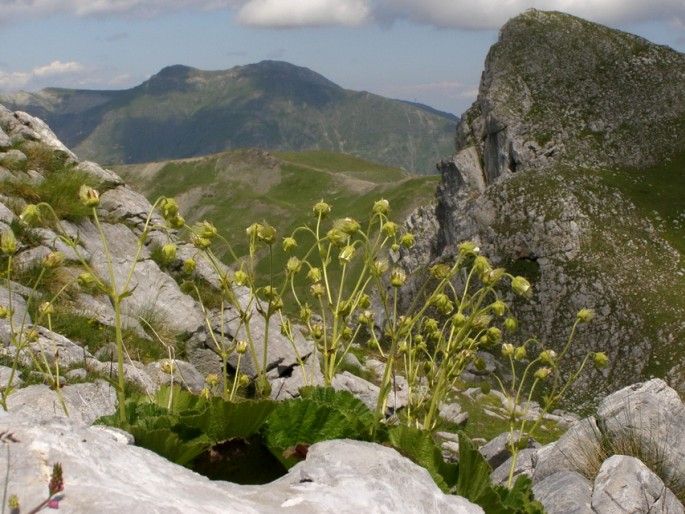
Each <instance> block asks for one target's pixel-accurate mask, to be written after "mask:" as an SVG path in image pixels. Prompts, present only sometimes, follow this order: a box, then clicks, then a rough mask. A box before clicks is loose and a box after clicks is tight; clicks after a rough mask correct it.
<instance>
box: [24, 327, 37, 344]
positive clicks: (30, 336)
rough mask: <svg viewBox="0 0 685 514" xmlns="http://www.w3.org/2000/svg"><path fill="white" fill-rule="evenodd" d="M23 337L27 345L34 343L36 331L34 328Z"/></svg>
mask: <svg viewBox="0 0 685 514" xmlns="http://www.w3.org/2000/svg"><path fill="white" fill-rule="evenodd" d="M25 337H26V340H27V341H28V342H29V343H35V342H36V341H38V331H37V330H36V329H35V328H32V329H30V330H28V331H27V332H26V334H25Z"/></svg>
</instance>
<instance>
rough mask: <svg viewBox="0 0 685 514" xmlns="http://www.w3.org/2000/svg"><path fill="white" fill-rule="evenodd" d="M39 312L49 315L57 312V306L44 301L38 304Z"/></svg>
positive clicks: (42, 314)
mask: <svg viewBox="0 0 685 514" xmlns="http://www.w3.org/2000/svg"><path fill="white" fill-rule="evenodd" d="M38 312H39V313H40V315H41V316H49V315H51V314H54V313H55V308H54V307H53V306H52V304H51V303H50V302H43V303H41V304H40V305H39V306H38Z"/></svg>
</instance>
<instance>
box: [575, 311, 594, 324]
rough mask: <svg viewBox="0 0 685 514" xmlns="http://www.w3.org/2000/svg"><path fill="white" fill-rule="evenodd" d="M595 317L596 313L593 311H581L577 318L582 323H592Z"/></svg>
mask: <svg viewBox="0 0 685 514" xmlns="http://www.w3.org/2000/svg"><path fill="white" fill-rule="evenodd" d="M594 317H595V311H593V310H592V309H580V310H579V311H578V314H577V316H576V318H577V319H578V321H579V322H580V323H590V321H592V320H593V318H594Z"/></svg>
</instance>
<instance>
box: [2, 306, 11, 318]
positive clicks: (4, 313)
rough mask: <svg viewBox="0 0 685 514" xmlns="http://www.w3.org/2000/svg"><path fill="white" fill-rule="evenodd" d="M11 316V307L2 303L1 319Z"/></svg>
mask: <svg viewBox="0 0 685 514" xmlns="http://www.w3.org/2000/svg"><path fill="white" fill-rule="evenodd" d="M9 316H10V310H9V307H6V306H5V305H0V319H7V318H9Z"/></svg>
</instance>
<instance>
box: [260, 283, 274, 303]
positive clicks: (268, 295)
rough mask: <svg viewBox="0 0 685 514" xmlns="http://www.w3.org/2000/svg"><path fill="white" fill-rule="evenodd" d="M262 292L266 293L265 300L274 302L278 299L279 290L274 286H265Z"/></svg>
mask: <svg viewBox="0 0 685 514" xmlns="http://www.w3.org/2000/svg"><path fill="white" fill-rule="evenodd" d="M262 291H263V292H264V298H266V299H267V300H273V299H274V298H277V297H278V289H276V288H275V287H273V286H264V287H263V288H262Z"/></svg>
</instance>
